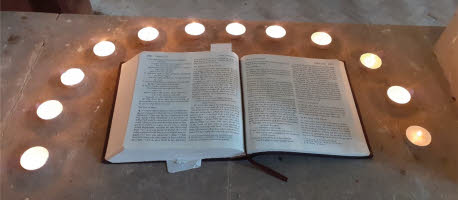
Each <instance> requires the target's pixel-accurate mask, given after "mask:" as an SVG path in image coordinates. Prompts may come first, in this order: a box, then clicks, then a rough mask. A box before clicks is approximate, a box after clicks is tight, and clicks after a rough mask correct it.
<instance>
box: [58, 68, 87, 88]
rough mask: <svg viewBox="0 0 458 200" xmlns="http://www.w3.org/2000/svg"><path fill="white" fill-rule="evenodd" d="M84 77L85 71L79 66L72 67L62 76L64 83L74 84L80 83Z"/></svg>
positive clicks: (61, 79)
mask: <svg viewBox="0 0 458 200" xmlns="http://www.w3.org/2000/svg"><path fill="white" fill-rule="evenodd" d="M83 79H84V72H83V71H82V70H81V69H79V68H70V69H68V70H67V71H65V72H64V73H62V75H61V76H60V81H61V82H62V84H64V85H67V86H73V85H76V84H78V83H80V82H81V81H82V80H83Z"/></svg>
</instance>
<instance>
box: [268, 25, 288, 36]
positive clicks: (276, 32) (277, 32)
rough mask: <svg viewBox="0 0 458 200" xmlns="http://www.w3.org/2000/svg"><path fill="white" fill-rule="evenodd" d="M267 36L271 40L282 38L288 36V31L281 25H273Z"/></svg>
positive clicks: (269, 28)
mask: <svg viewBox="0 0 458 200" xmlns="http://www.w3.org/2000/svg"><path fill="white" fill-rule="evenodd" d="M266 34H267V35H268V36H269V37H271V38H282V37H284V36H285V35H286V30H285V29H284V28H283V27H281V26H279V25H272V26H269V27H267V28H266Z"/></svg>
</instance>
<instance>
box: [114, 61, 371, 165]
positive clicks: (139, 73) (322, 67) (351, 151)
mask: <svg viewBox="0 0 458 200" xmlns="http://www.w3.org/2000/svg"><path fill="white" fill-rule="evenodd" d="M239 63H240V64H239ZM240 70H241V73H240ZM240 76H241V77H242V78H240ZM262 152H295V153H311V154H326V155H338V156H355V157H365V156H369V155H370V151H369V148H368V146H367V143H366V140H365V137H364V133H363V129H362V126H361V123H360V120H359V116H358V113H357V109H356V106H355V102H354V100H353V95H352V91H351V88H350V85H349V82H348V78H347V74H346V71H345V66H344V64H343V63H342V62H341V61H338V60H324V59H309V58H299V57H288V56H277V55H265V54H255V55H247V56H244V57H242V59H241V60H240V62H239V58H238V56H237V55H236V54H235V53H233V52H188V53H165V52H142V53H141V54H139V55H137V56H135V57H134V58H132V59H131V60H129V61H128V62H126V63H124V64H123V65H122V67H121V73H120V79H119V85H118V92H117V96H116V103H115V107H114V113H113V118H112V123H111V129H110V135H109V140H108V146H107V151H106V154H105V159H106V160H108V161H110V162H113V163H119V162H142V161H161V160H175V159H185V160H191V159H207V158H228V157H240V156H247V155H252V154H256V153H262Z"/></svg>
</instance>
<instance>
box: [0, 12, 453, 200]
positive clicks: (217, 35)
mask: <svg viewBox="0 0 458 200" xmlns="http://www.w3.org/2000/svg"><path fill="white" fill-rule="evenodd" d="M1 19H2V24H1V44H0V45H1V47H2V49H1V58H2V64H1V68H0V70H1V71H0V72H1V76H2V77H1V78H2V82H1V85H0V86H1V87H0V88H1V91H2V96H1V97H2V99H1V100H2V109H4V110H5V111H2V113H1V114H2V133H1V138H0V143H1V147H0V152H1V157H0V159H1V160H0V185H1V193H0V199H2V200H3V199H5V200H10V199H30V200H36V199H46V200H51V199H52V200H54V199H65V200H72V199H75V200H76V199H77V200H79V199H97V200H98V199H122V200H124V199H128V200H134V199H190V200H193V199H199V200H200V199H211V200H213V199H226V200H239V199H240V200H243V199H247V200H251V199H272V200H278V199H280V200H283V199H288V200H299V199H376V200H378V199H432V200H436V199H447V200H448V199H450V200H456V199H458V192H457V188H458V171H457V170H456V169H457V168H458V157H457V155H458V145H457V141H458V134H457V132H456V130H458V109H455V108H456V106H457V102H456V101H454V100H452V98H451V94H450V85H448V83H447V81H446V79H445V77H444V75H443V73H442V72H441V68H440V67H438V66H439V64H438V62H437V59H436V57H435V56H434V53H433V51H432V50H433V45H434V43H435V41H436V40H437V39H438V38H439V35H440V33H441V32H442V31H443V30H444V27H411V26H408V27H406V26H391V25H354V24H320V23H292V22H283V23H281V25H282V26H284V27H285V28H286V30H287V35H286V36H285V37H284V38H283V39H281V40H266V39H265V34H264V29H265V26H266V25H268V24H271V23H272V22H270V21H264V22H253V21H242V23H243V24H245V25H246V27H247V32H246V34H245V35H244V36H243V37H242V38H240V39H236V40H232V39H231V38H230V37H229V36H228V35H227V34H226V33H225V32H224V31H223V30H224V27H225V25H226V24H227V23H228V22H229V21H218V20H200V22H202V23H203V24H204V25H205V26H206V27H207V31H206V33H205V34H204V36H203V37H201V38H200V39H196V40H192V39H189V38H187V37H186V35H185V33H184V31H183V28H184V26H185V24H186V23H188V22H189V21H188V20H184V19H165V18H152V17H112V16H96V15H68V14H63V15H57V14H40V13H16V12H1ZM146 24H153V25H154V26H156V27H157V28H159V31H160V36H159V38H158V39H157V40H155V41H154V42H152V43H149V44H144V43H141V42H140V41H139V40H138V39H137V38H136V32H137V30H138V29H139V28H140V27H142V26H144V25H146ZM316 30H326V31H328V32H329V33H331V35H333V36H334V37H333V39H334V40H333V43H332V45H331V46H330V48H329V49H318V48H316V47H314V46H313V45H312V44H311V43H310V41H309V40H308V39H304V38H306V37H307V36H309V35H310V34H311V33H312V32H313V31H316ZM301 38H303V39H301ZM103 39H106V40H111V41H114V43H115V44H116V52H115V53H114V54H113V55H112V56H109V57H107V58H105V59H100V58H97V57H96V56H94V55H93V54H92V53H91V50H92V47H93V45H94V44H95V43H96V42H98V41H100V40H103ZM225 42H231V43H232V46H233V50H234V52H235V53H237V54H238V55H239V57H242V56H244V55H247V54H255V53H268V54H278V55H289V56H300V57H313V58H327V59H331V58H336V59H339V60H342V61H344V62H345V66H346V70H347V72H348V76H349V81H350V83H351V85H352V87H353V94H354V95H355V99H356V102H357V104H358V108H359V111H360V114H361V120H362V124H363V125H364V128H365V131H366V133H367V139H368V141H369V142H368V143H369V144H370V146H371V148H372V153H373V155H374V156H373V158H372V159H346V158H335V157H320V156H311V155H265V156H259V157H256V158H255V159H256V160H257V161H258V162H261V163H262V164H265V165H267V166H269V167H271V168H272V169H274V170H277V171H278V172H280V173H282V174H284V175H286V176H288V177H289V180H288V182H286V183H285V182H282V181H280V180H278V179H275V178H273V177H271V176H269V175H267V174H265V173H263V172H261V171H260V170H257V169H256V168H254V167H253V165H251V164H250V163H249V162H248V161H246V160H237V161H204V162H203V163H202V167H201V168H199V169H194V170H189V171H186V172H180V173H175V174H169V173H167V171H166V167H165V163H164V162H148V163H125V164H109V163H106V162H104V161H103V156H104V149H105V143H106V140H107V137H108V132H109V131H108V128H109V125H110V119H111V112H112V110H113V102H114V101H115V99H114V97H115V92H116V85H117V80H118V75H119V70H120V63H121V62H123V61H126V60H129V59H130V58H132V57H133V56H134V55H136V54H138V53H140V52H141V51H169V52H179V51H206V50H208V49H209V48H210V44H211V43H225ZM367 51H370V52H375V53H377V54H378V55H380V56H381V58H382V59H383V65H382V67H381V68H379V69H377V70H370V69H367V68H364V67H363V66H362V65H361V64H360V62H359V56H360V55H361V54H362V53H364V52H367ZM69 67H79V68H81V69H82V70H83V71H84V72H85V74H86V79H85V80H84V83H82V85H79V86H77V87H70V88H68V87H65V86H63V85H62V84H60V82H59V76H60V74H61V73H62V72H63V71H65V70H66V69H68V68H69ZM391 85H402V86H404V87H406V88H408V89H409V90H411V91H412V92H413V94H414V95H413V98H412V100H411V102H410V103H409V104H406V105H403V106H400V105H394V104H393V103H390V101H388V100H387V99H386V95H385V94H386V93H385V92H386V89H387V87H389V86H391ZM48 99H57V100H59V101H61V102H62V104H63V106H64V111H63V113H62V114H61V115H60V116H59V117H57V118H56V119H53V120H49V121H44V120H40V119H39V118H38V117H37V116H36V114H35V111H36V108H37V105H39V103H41V102H43V101H44V100H48ZM410 125H420V126H423V127H425V128H427V129H428V130H429V131H430V132H431V134H432V138H433V139H432V143H431V144H430V145H429V146H428V147H425V148H417V147H414V146H412V145H410V144H409V142H408V141H407V140H406V137H405V135H404V134H405V130H406V128H407V127H408V126H410ZM37 145H40V146H44V147H46V148H47V149H48V150H49V152H50V157H49V159H48V162H47V163H46V165H44V166H43V167H42V168H40V169H39V170H36V171H26V170H24V169H22V168H21V166H20V165H19V159H20V156H21V154H22V152H24V151H25V150H26V149H27V148H29V147H32V146H37Z"/></svg>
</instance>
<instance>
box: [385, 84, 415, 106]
mask: <svg viewBox="0 0 458 200" xmlns="http://www.w3.org/2000/svg"><path fill="white" fill-rule="evenodd" d="M386 94H387V95H388V98H390V99H391V100H392V101H394V102H396V103H399V104H406V103H408V102H409V101H410V98H411V96H410V92H409V91H408V90H407V89H405V88H403V87H401V86H391V87H390V88H388V90H387V91H386Z"/></svg>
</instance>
